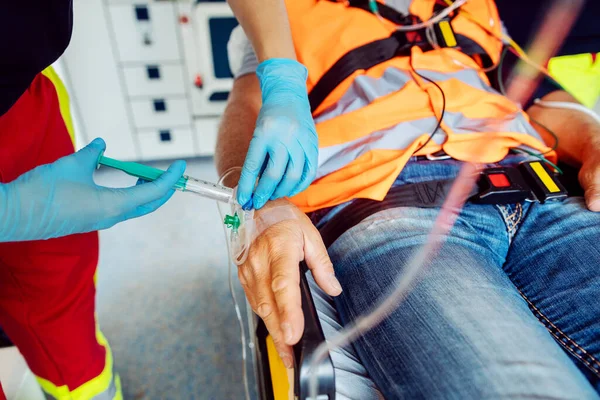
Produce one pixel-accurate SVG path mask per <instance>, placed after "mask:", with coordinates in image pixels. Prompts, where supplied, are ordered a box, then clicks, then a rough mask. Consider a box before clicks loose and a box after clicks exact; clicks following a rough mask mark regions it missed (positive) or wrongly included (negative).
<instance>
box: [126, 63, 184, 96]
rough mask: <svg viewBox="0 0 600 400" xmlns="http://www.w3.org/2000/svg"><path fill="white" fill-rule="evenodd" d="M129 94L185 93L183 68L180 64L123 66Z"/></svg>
mask: <svg viewBox="0 0 600 400" xmlns="http://www.w3.org/2000/svg"><path fill="white" fill-rule="evenodd" d="M123 75H124V76H125V84H126V86H127V93H128V94H129V96H132V97H135V96H168V95H177V94H181V95H183V94H185V88H184V86H183V85H184V83H183V69H182V67H181V66H179V65H160V64H148V65H144V66H134V67H125V68H123Z"/></svg>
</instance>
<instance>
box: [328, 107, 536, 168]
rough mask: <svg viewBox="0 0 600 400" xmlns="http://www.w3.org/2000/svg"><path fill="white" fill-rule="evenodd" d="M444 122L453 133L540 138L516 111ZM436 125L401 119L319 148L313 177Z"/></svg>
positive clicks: (440, 138) (402, 144) (405, 142)
mask: <svg viewBox="0 0 600 400" xmlns="http://www.w3.org/2000/svg"><path fill="white" fill-rule="evenodd" d="M444 123H445V124H446V125H447V126H448V127H449V128H450V129H452V131H453V132H454V133H459V134H460V133H486V132H516V133H527V134H529V135H531V136H534V137H536V138H538V139H540V140H541V138H540V136H539V134H538V133H537V131H536V130H535V129H534V128H533V127H532V126H531V125H530V124H529V123H528V122H527V120H526V119H525V117H524V116H523V115H522V114H520V113H517V114H513V115H511V116H510V117H507V118H503V119H493V118H467V117H466V116H465V115H464V114H462V113H454V112H448V111H446V113H445V114H444ZM436 125H437V118H435V117H428V118H422V119H417V120H413V121H407V122H401V123H399V124H397V125H396V126H393V127H391V128H388V129H385V130H381V131H377V132H375V133H372V134H370V135H367V136H365V137H362V138H359V139H356V140H353V141H351V142H346V143H342V144H338V145H334V146H329V147H323V148H320V149H319V168H318V171H317V178H322V177H323V176H325V175H327V174H330V173H332V172H335V171H337V170H338V169H341V168H343V167H345V166H346V165H348V164H350V163H351V162H352V161H354V160H356V159H357V158H358V157H360V156H362V155H363V154H365V153H367V152H368V151H371V150H403V149H406V148H407V147H408V146H410V145H411V144H412V143H413V141H415V140H416V139H417V138H418V137H419V136H421V135H423V134H431V132H432V131H433V128H434V127H435V126H436ZM446 138H447V135H446V133H445V132H444V131H442V130H441V129H439V130H438V131H437V132H436V134H435V135H434V136H433V139H432V141H433V142H435V143H437V144H440V145H441V144H443V143H444V142H445V141H446Z"/></svg>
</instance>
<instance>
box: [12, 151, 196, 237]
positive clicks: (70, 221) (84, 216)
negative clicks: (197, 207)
mask: <svg viewBox="0 0 600 400" xmlns="http://www.w3.org/2000/svg"><path fill="white" fill-rule="evenodd" d="M105 148H106V144H105V143H104V140H102V139H96V140H94V141H93V142H92V143H90V144H89V145H88V146H87V147H85V148H84V149H81V150H80V151H78V152H77V153H75V154H71V155H69V156H66V157H63V158H61V159H59V160H57V161H56V162H54V163H52V164H45V165H41V166H39V167H37V168H34V169H32V170H31V171H29V172H27V173H25V174H23V175H21V176H20V177H19V178H17V179H16V180H14V181H12V182H10V183H7V184H0V242H15V241H24V240H35V239H49V238H54V237H59V236H66V235H70V234H73V233H83V232H91V231H95V230H99V229H106V228H110V227H111V226H113V225H115V224H117V223H119V222H121V221H125V220H127V219H130V218H136V217H140V216H142V215H146V214H148V213H150V212H152V211H154V210H156V209H157V208H159V207H160V206H162V205H163V204H164V203H165V202H166V201H167V200H168V199H169V198H170V197H171V196H172V195H173V189H172V187H173V185H174V184H175V182H177V180H178V179H179V178H180V177H181V176H182V174H183V171H184V170H185V162H183V161H176V162H174V163H173V164H172V165H171V166H170V167H169V170H168V171H167V172H165V173H164V174H163V175H162V176H161V177H160V178H159V179H157V180H156V181H154V182H149V183H145V184H143V185H139V186H134V187H129V188H122V189H114V188H106V187H102V186H98V185H96V184H95V183H94V179H93V174H94V170H95V169H96V167H97V164H98V156H99V155H100V154H101V153H102V152H103V151H104V149H105Z"/></svg>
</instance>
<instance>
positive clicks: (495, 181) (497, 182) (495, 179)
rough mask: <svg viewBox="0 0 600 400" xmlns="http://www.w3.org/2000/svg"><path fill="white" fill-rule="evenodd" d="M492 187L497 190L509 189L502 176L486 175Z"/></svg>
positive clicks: (507, 182)
mask: <svg viewBox="0 0 600 400" xmlns="http://www.w3.org/2000/svg"><path fill="white" fill-rule="evenodd" d="M488 178H489V179H490V182H492V185H494V186H495V187H498V188H504V187H510V181H509V180H508V178H507V177H506V175H504V174H490V175H488Z"/></svg>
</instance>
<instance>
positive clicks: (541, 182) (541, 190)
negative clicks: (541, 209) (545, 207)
mask: <svg viewBox="0 0 600 400" xmlns="http://www.w3.org/2000/svg"><path fill="white" fill-rule="evenodd" d="M519 170H520V171H521V175H522V176H523V178H524V179H525V181H526V182H527V183H528V184H529V187H530V188H531V191H532V192H533V194H534V195H535V197H536V198H537V201H539V202H540V203H542V204H543V203H545V202H546V201H553V200H561V199H564V198H565V197H567V196H569V193H568V191H567V189H565V187H564V186H563V185H562V184H561V183H560V181H559V180H558V178H557V177H556V175H555V174H554V172H552V171H550V170H549V169H548V166H546V165H545V164H544V163H543V162H541V161H528V162H524V163H521V164H519Z"/></svg>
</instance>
